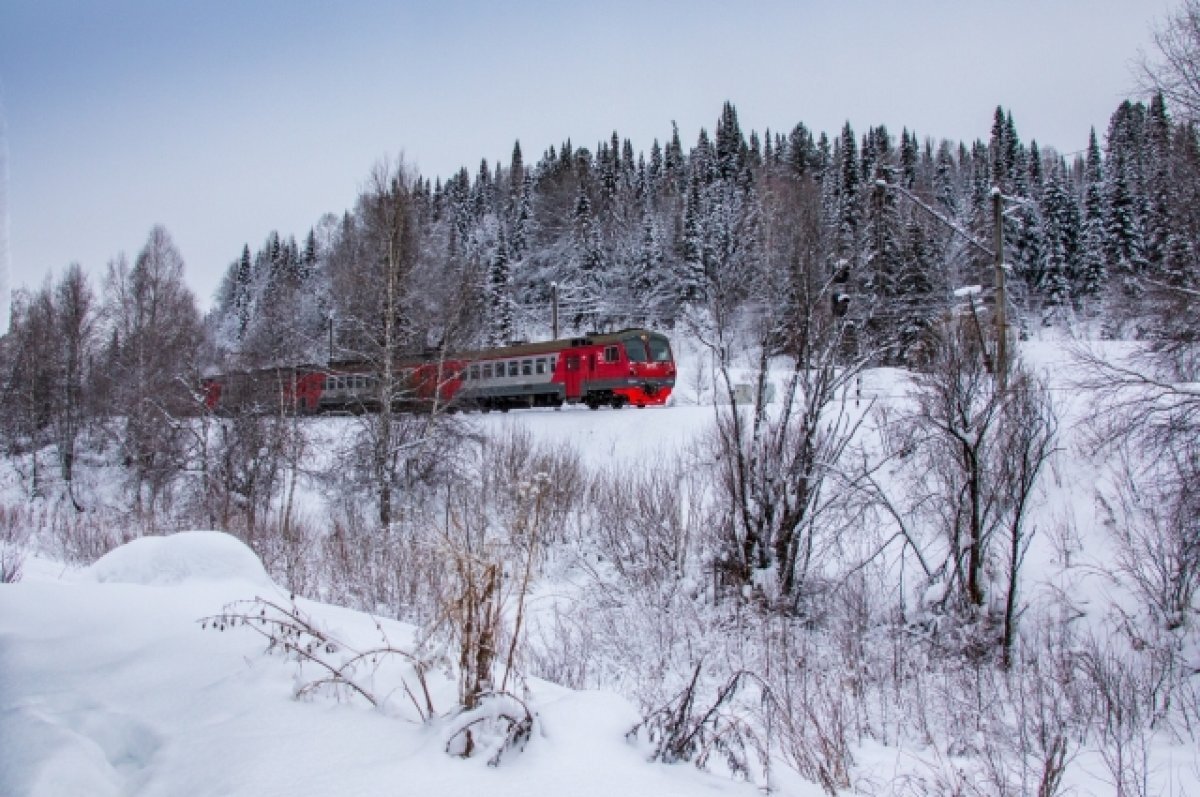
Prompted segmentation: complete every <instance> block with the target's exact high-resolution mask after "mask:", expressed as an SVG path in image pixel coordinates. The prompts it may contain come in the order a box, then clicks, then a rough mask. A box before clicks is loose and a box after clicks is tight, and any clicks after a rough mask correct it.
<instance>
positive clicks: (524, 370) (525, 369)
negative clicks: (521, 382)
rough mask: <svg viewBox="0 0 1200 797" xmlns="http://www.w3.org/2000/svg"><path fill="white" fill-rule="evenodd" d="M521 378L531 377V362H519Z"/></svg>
mask: <svg viewBox="0 0 1200 797" xmlns="http://www.w3.org/2000/svg"><path fill="white" fill-rule="evenodd" d="M521 376H533V360H521Z"/></svg>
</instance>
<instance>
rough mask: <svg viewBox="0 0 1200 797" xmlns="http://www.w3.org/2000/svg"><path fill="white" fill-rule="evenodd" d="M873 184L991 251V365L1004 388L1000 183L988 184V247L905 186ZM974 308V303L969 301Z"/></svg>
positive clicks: (984, 250) (1005, 316) (1004, 307)
mask: <svg viewBox="0 0 1200 797" xmlns="http://www.w3.org/2000/svg"><path fill="white" fill-rule="evenodd" d="M875 184H876V185H877V186H879V187H880V188H890V189H892V190H893V191H896V192H897V193H899V194H901V195H902V196H904V197H905V198H906V199H908V200H909V201H910V202H912V203H913V204H914V205H916V206H917V207H918V208H920V209H921V210H923V211H924V212H925V213H927V214H929V215H930V216H931V217H933V218H934V219H936V220H937V221H939V222H941V223H942V224H944V225H945V226H946V227H948V228H950V230H952V231H953V232H956V233H958V234H959V235H960V236H962V238H963V240H965V241H966V242H967V243H969V244H970V245H971V246H973V247H975V248H976V249H977V250H979V251H980V252H982V253H983V254H985V255H991V256H992V261H993V263H994V264H995V272H996V273H995V276H994V279H995V288H996V356H995V361H994V364H993V365H992V368H993V370H994V373H995V376H996V385H997V387H999V388H1000V390H1002V391H1003V390H1007V389H1008V288H1007V287H1006V285H1005V279H1006V274H1005V270H1004V194H1003V192H1001V191H1000V186H996V185H994V186H992V225H993V230H992V248H991V250H990V251H989V250H988V248H987V247H986V246H984V245H983V244H982V243H980V242H979V241H977V240H975V237H974V236H973V235H971V233H969V232H967V231H966V230H964V229H963V228H961V227H959V226H958V225H957V224H955V223H954V222H953V221H951V220H950V219H948V218H946V217H945V216H943V215H942V214H941V213H939V212H937V211H936V210H934V209H933V208H931V207H929V205H927V204H925V203H924V202H922V201H921V199H920V197H917V196H916V195H915V194H913V193H912V192H911V191H909V190H908V189H907V188H904V187H903V186H899V185H893V184H892V183H889V182H887V181H885V180H876V181H875ZM971 309H972V312H974V305H972V308H971Z"/></svg>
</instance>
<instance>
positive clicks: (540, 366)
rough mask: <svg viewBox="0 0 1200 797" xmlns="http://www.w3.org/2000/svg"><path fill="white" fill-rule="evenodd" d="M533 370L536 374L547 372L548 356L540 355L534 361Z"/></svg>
mask: <svg viewBox="0 0 1200 797" xmlns="http://www.w3.org/2000/svg"><path fill="white" fill-rule="evenodd" d="M533 372H534V373H535V374H544V373H546V358H545V357H538V358H537V359H536V360H534V361H533Z"/></svg>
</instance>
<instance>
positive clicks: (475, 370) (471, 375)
mask: <svg viewBox="0 0 1200 797" xmlns="http://www.w3.org/2000/svg"><path fill="white" fill-rule="evenodd" d="M467 378H468V379H470V380H471V381H475V380H476V379H478V378H479V366H478V365H472V366H471V370H470V371H468V376H467Z"/></svg>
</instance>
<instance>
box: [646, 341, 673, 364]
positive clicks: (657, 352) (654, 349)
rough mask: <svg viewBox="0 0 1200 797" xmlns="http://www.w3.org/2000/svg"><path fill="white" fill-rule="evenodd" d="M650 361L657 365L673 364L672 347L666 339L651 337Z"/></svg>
mask: <svg viewBox="0 0 1200 797" xmlns="http://www.w3.org/2000/svg"><path fill="white" fill-rule="evenodd" d="M648 342H649V344H650V359H651V360H653V361H654V362H656V363H669V362H671V347H670V345H669V344H668V343H667V339H666V338H660V337H658V336H656V335H652V336H650V339H649V341H648Z"/></svg>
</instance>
